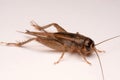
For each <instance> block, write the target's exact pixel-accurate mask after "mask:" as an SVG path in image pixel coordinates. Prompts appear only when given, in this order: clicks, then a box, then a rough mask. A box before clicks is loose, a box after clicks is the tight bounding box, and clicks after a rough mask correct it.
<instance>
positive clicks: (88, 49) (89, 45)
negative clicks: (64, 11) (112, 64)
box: [81, 38, 95, 56]
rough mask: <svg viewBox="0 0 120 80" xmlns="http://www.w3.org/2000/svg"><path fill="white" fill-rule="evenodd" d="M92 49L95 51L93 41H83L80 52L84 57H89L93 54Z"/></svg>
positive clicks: (88, 39)
mask: <svg viewBox="0 0 120 80" xmlns="http://www.w3.org/2000/svg"><path fill="white" fill-rule="evenodd" d="M94 49H95V44H94V41H93V40H92V39H90V38H87V39H85V40H84V42H83V45H82V48H81V52H82V53H83V54H84V55H85V56H90V55H91V54H92V53H93V52H94Z"/></svg>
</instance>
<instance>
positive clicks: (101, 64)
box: [94, 49, 105, 80]
mask: <svg viewBox="0 0 120 80" xmlns="http://www.w3.org/2000/svg"><path fill="white" fill-rule="evenodd" d="M94 51H95V53H96V55H97V57H98V61H99V64H100V69H101V73H102V79H103V80H105V79H104V72H103V68H102V63H101V60H100V57H99V55H98V53H97V51H96V49H94Z"/></svg>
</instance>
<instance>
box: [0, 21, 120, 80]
mask: <svg viewBox="0 0 120 80" xmlns="http://www.w3.org/2000/svg"><path fill="white" fill-rule="evenodd" d="M31 24H32V26H33V27H34V28H35V29H36V30H38V31H37V32H34V31H29V30H26V32H22V33H24V34H28V35H32V36H34V37H32V38H30V39H28V40H26V41H23V42H17V43H6V42H1V44H5V45H8V46H18V47H21V46H23V45H24V44H26V43H29V42H31V41H33V40H35V41H37V42H39V43H41V44H43V45H45V46H47V47H50V48H52V49H55V50H58V51H61V52H62V54H61V56H60V58H59V59H58V60H57V61H56V62H55V63H54V64H58V63H59V62H60V61H61V59H62V58H63V56H64V54H65V52H70V53H78V54H80V56H81V57H82V58H83V59H84V61H85V62H87V63H88V64H91V63H90V62H89V61H88V60H87V59H86V57H88V56H90V55H92V54H93V53H94V52H95V53H96V55H97V57H98V60H99V63H100V68H101V72H102V78H103V80H104V74H103V68H102V64H101V61H100V57H99V55H98V52H103V51H100V50H98V49H96V46H97V45H99V44H101V43H103V42H106V41H108V40H111V39H114V38H117V37H120V35H118V36H115V37H112V38H109V39H106V40H104V41H102V42H100V43H97V44H95V43H94V41H93V40H92V39H91V38H89V37H86V36H84V35H81V34H79V33H78V32H77V33H70V32H67V31H66V30H65V29H63V28H62V27H61V26H60V25H58V24H56V23H51V24H48V25H45V26H42V27H41V26H39V25H38V24H37V23H35V22H34V21H32V22H31ZM51 26H54V27H55V28H56V29H57V32H48V31H46V30H45V29H47V28H49V27H51Z"/></svg>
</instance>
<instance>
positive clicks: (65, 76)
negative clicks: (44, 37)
mask: <svg viewBox="0 0 120 80" xmlns="http://www.w3.org/2000/svg"><path fill="white" fill-rule="evenodd" d="M31 20H35V21H36V22H37V23H38V24H40V25H45V24H48V23H51V22H56V23H59V24H60V25H61V26H63V27H64V28H65V29H66V30H68V31H70V32H79V33H81V34H84V35H86V36H89V37H91V38H92V39H93V40H94V41H95V42H96V43H98V42H100V41H102V40H105V39H107V38H110V37H113V36H116V35H120V1H119V0H59V1H58V0H0V41H6V42H14V41H16V40H20V41H21V40H26V37H25V35H23V34H20V33H17V32H16V31H24V30H25V29H30V30H33V29H34V28H32V27H31V26H30V24H29V22H30V21H31ZM25 46H26V47H25V48H18V47H8V46H0V80H102V77H101V71H100V67H99V63H98V60H97V57H96V56H93V57H90V58H88V60H89V61H90V62H91V63H92V65H91V66H89V65H88V64H86V63H85V62H84V61H83V60H82V59H81V57H80V56H78V55H71V54H69V53H66V54H65V56H64V59H63V60H62V61H61V62H60V63H59V64H58V65H53V62H54V61H56V60H57V59H58V58H59V56H60V55H61V54H60V52H54V51H51V49H49V48H47V47H45V46H43V45H41V44H38V43H36V42H31V43H29V44H26V45H25ZM97 48H99V49H102V50H105V51H106V53H105V54H100V57H101V61H102V64H103V69H104V75H105V80H120V77H119V74H120V58H119V57H120V38H117V39H114V40H111V41H109V42H106V43H103V44H101V45H99V46H97Z"/></svg>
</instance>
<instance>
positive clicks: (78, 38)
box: [55, 32, 95, 55]
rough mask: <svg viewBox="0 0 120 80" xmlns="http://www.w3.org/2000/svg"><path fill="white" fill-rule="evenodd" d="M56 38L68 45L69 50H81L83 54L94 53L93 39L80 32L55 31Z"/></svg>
mask: <svg viewBox="0 0 120 80" xmlns="http://www.w3.org/2000/svg"><path fill="white" fill-rule="evenodd" d="M55 38H56V39H57V40H58V41H60V42H61V43H62V44H64V45H65V46H67V48H68V50H72V51H73V52H74V51H75V52H78V50H79V52H81V53H82V54H83V55H90V54H92V53H93V49H94V47H95V46H94V42H93V40H91V39H90V38H88V37H85V36H83V35H80V34H78V33H77V34H74V33H61V32H60V33H55ZM72 51H71V52H72Z"/></svg>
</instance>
